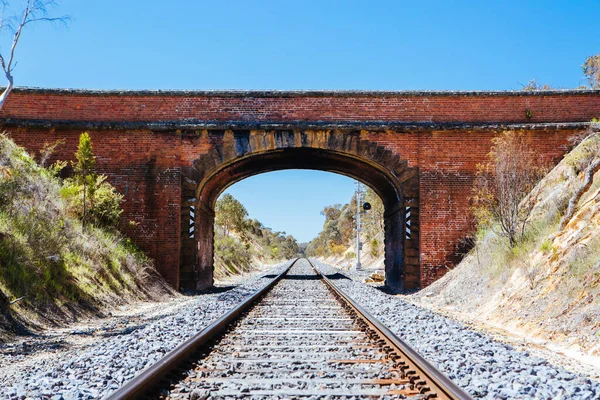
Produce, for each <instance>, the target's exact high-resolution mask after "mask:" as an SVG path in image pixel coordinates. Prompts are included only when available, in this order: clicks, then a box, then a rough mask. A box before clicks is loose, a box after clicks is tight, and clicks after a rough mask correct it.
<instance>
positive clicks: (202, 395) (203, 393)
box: [189, 389, 210, 400]
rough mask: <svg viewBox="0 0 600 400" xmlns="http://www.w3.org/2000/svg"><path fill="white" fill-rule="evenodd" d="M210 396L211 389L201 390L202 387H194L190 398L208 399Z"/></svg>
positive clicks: (193, 399)
mask: <svg viewBox="0 0 600 400" xmlns="http://www.w3.org/2000/svg"><path fill="white" fill-rule="evenodd" d="M209 396H210V391H208V390H200V389H194V390H193V391H192V392H191V393H190V397H189V398H190V400H206V399H208V398H209Z"/></svg>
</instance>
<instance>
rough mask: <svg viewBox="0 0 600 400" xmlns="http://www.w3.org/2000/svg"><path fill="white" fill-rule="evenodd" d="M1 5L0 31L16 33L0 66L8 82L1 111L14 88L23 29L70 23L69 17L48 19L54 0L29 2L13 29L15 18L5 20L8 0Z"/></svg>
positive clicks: (0, 106) (30, 0) (2, 99)
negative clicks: (5, 29)
mask: <svg viewBox="0 0 600 400" xmlns="http://www.w3.org/2000/svg"><path fill="white" fill-rule="evenodd" d="M0 4H1V5H2V18H1V21H0V30H1V29H4V28H9V29H11V30H12V31H14V34H13V40H12V44H11V46H10V52H9V55H8V59H7V58H5V57H4V56H3V55H2V54H0V66H1V67H2V70H3V71H4V76H5V77H6V80H7V85H6V88H5V89H4V91H3V92H2V94H0V109H2V107H3V106H4V103H5V102H6V98H7V97H8V95H9V94H10V92H11V91H12V89H13V87H14V77H13V70H14V69H15V67H16V66H17V62H16V61H15V51H16V49H17V45H18V44H19V39H20V38H21V34H22V33H23V28H24V27H25V26H26V25H28V24H30V23H37V22H50V23H54V22H62V23H66V22H67V21H69V17H68V16H63V17H48V16H47V15H48V7H51V6H54V5H56V2H55V1H54V0H27V3H26V5H25V9H24V10H23V12H22V15H21V18H19V19H17V21H18V24H17V26H16V27H12V26H11V24H10V23H9V22H7V21H10V20H11V19H15V18H8V19H7V18H5V17H4V12H5V10H6V6H7V5H8V2H7V1H6V0H0Z"/></svg>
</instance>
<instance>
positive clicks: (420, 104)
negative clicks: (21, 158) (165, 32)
mask: <svg viewBox="0 0 600 400" xmlns="http://www.w3.org/2000/svg"><path fill="white" fill-rule="evenodd" d="M526 109H529V110H530V111H531V113H532V118H531V119H530V120H528V119H527V118H526V116H525V110H526ZM598 116H600V92H599V91H587V92H584V91H579V92H577V91H571V92H564V93H561V92H548V93H543V92H541V94H540V93H535V92H487V93H486V92H482V93H475V94H473V93H460V92H458V93H456V92H447V93H444V92H440V93H428V92H399V93H361V92H348V93H344V92H338V93H335V92H329V93H327V92H321V93H319V92H307V93H294V92H280V93H277V92H262V93H258V92H240V93H237V94H236V93H235V92H229V93H224V92H221V93H220V92H214V93H210V92H189V93H188V92H181V93H177V92H163V93H160V92H155V93H151V92H150V93H149V92H123V93H120V92H69V91H66V92H65V91H52V90H23V89H22V90H15V91H13V92H12V94H11V96H10V98H9V100H8V102H7V104H6V105H5V106H4V108H3V109H2V111H1V112H0V118H1V117H8V118H18V119H38V120H39V119H41V120H76V121H82V120H84V121H127V122H136V121H138V122H139V121H187V120H204V121H248V122H265V121H276V122H282V121H287V122H292V121H325V122H333V121H342V122H345V121H387V122H390V121H402V122H435V123H452V122H455V123H457V122H458V123H463V122H465V123H477V122H480V123H490V122H506V123H512V122H523V123H524V122H573V121H589V120H590V119H592V118H594V117H598Z"/></svg>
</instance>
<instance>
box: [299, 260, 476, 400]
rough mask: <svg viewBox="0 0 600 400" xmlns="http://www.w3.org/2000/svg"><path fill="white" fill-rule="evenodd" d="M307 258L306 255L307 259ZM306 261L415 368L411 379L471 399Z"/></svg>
mask: <svg viewBox="0 0 600 400" xmlns="http://www.w3.org/2000/svg"><path fill="white" fill-rule="evenodd" d="M307 260H308V259H307ZM308 263H309V264H310V265H311V267H312V268H313V269H314V270H315V272H316V273H317V274H318V275H319V276H320V277H321V278H322V279H323V282H325V283H326V284H327V286H328V287H329V288H330V289H331V290H332V291H333V292H334V293H335V294H337V296H338V298H339V299H340V300H342V302H344V303H346V304H347V305H348V306H349V307H350V308H351V309H353V310H354V311H355V312H356V314H357V315H358V316H359V317H360V318H361V319H362V320H363V321H364V322H365V323H366V324H367V325H368V326H369V327H370V328H371V329H373V330H374V331H376V332H377V334H378V335H379V336H380V337H381V338H382V339H383V340H384V341H385V342H386V343H387V345H388V346H390V347H392V349H394V352H395V353H396V354H398V355H400V356H401V361H403V362H404V363H405V365H407V366H408V368H409V369H411V370H413V371H415V372H416V375H415V378H418V379H415V380H419V381H423V380H425V381H426V384H425V385H423V386H427V387H429V389H430V390H431V391H432V392H433V393H436V394H437V396H435V397H434V398H436V399H451V400H472V397H471V396H470V395H469V394H468V393H466V392H465V391H464V390H463V389H461V388H459V387H458V386H457V385H456V384H455V383H454V382H452V381H451V380H450V378H448V377H447V376H446V375H444V374H443V373H442V372H441V371H440V370H438V369H437V368H436V367H434V366H433V365H432V364H431V363H430V362H429V361H427V360H426V359H424V358H423V357H422V356H421V355H420V354H419V353H418V352H417V351H416V350H415V349H413V348H412V347H411V346H410V345H408V344H407V343H406V342H404V341H403V340H402V339H400V338H399V337H398V336H396V335H395V334H394V333H393V332H392V331H390V329H389V328H388V327H386V326H385V325H384V324H382V323H381V322H380V321H379V320H378V319H377V318H375V317H374V316H372V315H371V314H370V313H369V312H368V311H366V310H365V309H364V308H363V307H361V306H360V305H359V304H358V303H356V302H355V301H354V300H352V298H351V297H349V296H348V295H347V294H346V293H344V291H343V290H342V289H340V288H338V287H337V286H336V285H335V284H334V283H333V282H332V281H331V280H330V279H329V278H327V276H325V274H323V273H321V271H319V270H318V269H317V268H316V267H315V266H314V265H313V263H312V262H311V261H310V260H308Z"/></svg>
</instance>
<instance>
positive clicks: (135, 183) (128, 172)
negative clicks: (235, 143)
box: [9, 129, 181, 286]
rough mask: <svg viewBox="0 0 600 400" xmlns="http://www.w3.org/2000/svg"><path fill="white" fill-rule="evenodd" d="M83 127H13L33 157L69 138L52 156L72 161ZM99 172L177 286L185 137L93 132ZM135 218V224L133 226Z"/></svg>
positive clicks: (136, 234)
mask: <svg viewBox="0 0 600 400" xmlns="http://www.w3.org/2000/svg"><path fill="white" fill-rule="evenodd" d="M80 133H81V131H80V130H54V129H31V130H23V129H17V130H13V129H11V130H9V135H10V136H11V137H12V138H14V140H15V141H16V142H17V143H18V144H19V145H21V146H24V147H25V148H26V149H28V150H29V152H30V153H31V154H32V155H38V154H39V150H40V148H41V147H42V146H43V145H44V143H53V142H55V141H56V140H59V139H65V144H64V145H62V146H60V147H58V148H57V150H56V152H55V153H54V156H53V159H61V160H73V159H74V153H75V151H76V149H77V144H78V142H79V135H80ZM89 134H90V137H91V139H92V144H93V147H94V153H95V154H96V156H97V169H98V172H99V173H102V174H106V175H107V176H108V180H109V181H110V182H111V183H112V184H113V185H115V187H116V188H117V190H118V191H119V192H120V193H122V194H124V195H125V197H124V200H125V202H124V203H123V208H124V213H123V218H122V220H123V227H124V228H125V229H126V230H127V231H128V232H127V233H128V234H130V235H131V237H133V239H134V241H135V243H136V244H137V245H138V246H140V248H142V249H143V250H144V251H146V252H147V253H148V254H149V255H150V256H151V257H152V258H154V259H155V260H156V264H157V266H158V268H159V271H160V272H161V274H163V276H164V277H165V278H166V279H167V280H168V281H169V282H170V283H172V284H173V285H174V286H176V285H177V279H178V274H179V270H178V268H179V237H180V212H181V210H180V201H181V192H180V191H181V184H180V167H179V165H180V149H181V136H180V135H176V134H160V133H152V132H150V131H89ZM128 221H135V222H136V223H137V224H138V225H137V226H136V227H129V226H128Z"/></svg>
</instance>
